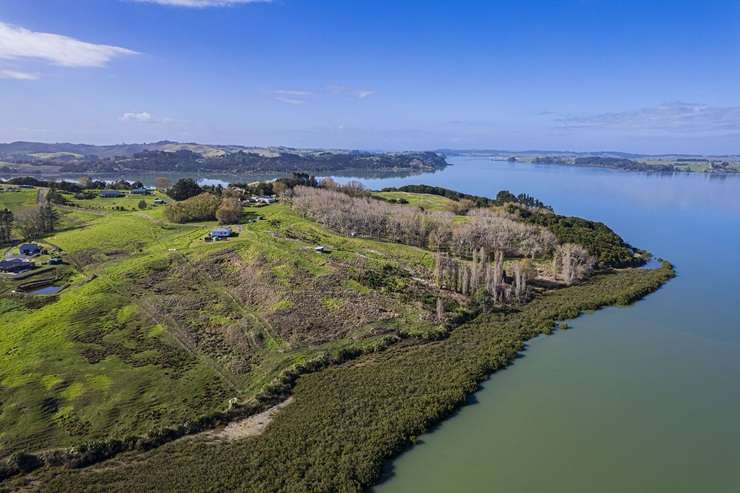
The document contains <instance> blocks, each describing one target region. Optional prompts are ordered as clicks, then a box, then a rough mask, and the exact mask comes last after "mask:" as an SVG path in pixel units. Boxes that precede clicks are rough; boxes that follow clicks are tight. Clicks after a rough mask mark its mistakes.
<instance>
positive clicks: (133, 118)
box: [121, 111, 152, 123]
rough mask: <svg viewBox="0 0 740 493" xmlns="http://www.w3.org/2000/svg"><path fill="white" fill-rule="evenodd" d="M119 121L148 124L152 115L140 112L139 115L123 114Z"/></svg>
mask: <svg viewBox="0 0 740 493" xmlns="http://www.w3.org/2000/svg"><path fill="white" fill-rule="evenodd" d="M121 121H124V122H142V123H148V122H151V121H152V114H151V113H149V112H147V111H141V112H139V113H124V114H123V115H121Z"/></svg>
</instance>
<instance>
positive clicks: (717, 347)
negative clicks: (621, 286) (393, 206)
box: [367, 159, 740, 493]
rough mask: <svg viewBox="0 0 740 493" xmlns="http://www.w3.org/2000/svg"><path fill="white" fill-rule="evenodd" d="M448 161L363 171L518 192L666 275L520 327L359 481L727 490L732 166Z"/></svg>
mask: <svg viewBox="0 0 740 493" xmlns="http://www.w3.org/2000/svg"><path fill="white" fill-rule="evenodd" d="M455 162H456V165H455V166H453V167H451V168H448V169H447V170H444V171H443V172H441V173H435V174H430V175H424V176H421V177H412V178H407V179H392V180H368V181H367V183H368V185H370V186H373V187H382V186H395V185H399V184H403V183H428V184H434V185H440V186H447V187H450V188H455V189H458V190H462V191H466V192H470V193H477V194H486V195H493V194H495V193H496V191H498V190H499V189H502V188H507V189H510V190H511V191H513V192H515V193H519V192H527V193H530V194H532V195H534V196H536V197H538V198H540V199H542V200H543V201H545V202H546V203H549V204H552V205H553V206H554V207H555V209H556V210H557V211H559V212H562V213H568V214H574V215H581V216H585V217H590V218H594V219H599V220H602V221H604V222H606V223H607V224H609V225H610V226H612V227H613V228H614V229H615V230H616V231H617V232H619V233H620V234H621V235H623V236H624V237H625V238H626V239H627V240H628V241H629V242H631V243H633V244H634V245H636V246H639V247H642V248H647V249H649V250H650V251H652V252H653V253H655V254H656V255H658V256H663V257H665V258H668V259H670V260H671V261H673V262H674V263H675V264H676V266H677V268H678V272H679V276H678V278H676V279H675V280H673V281H671V282H670V283H669V284H668V285H667V286H665V287H664V288H663V289H661V290H660V291H659V292H657V293H655V294H653V295H651V296H649V297H648V298H646V299H645V300H643V301H641V302H639V303H637V304H635V305H633V306H630V307H627V308H609V309H606V310H602V311H599V312H595V313H590V314H587V315H585V316H583V317H580V318H578V319H577V320H575V321H574V322H572V323H571V325H572V327H573V330H569V331H565V332H558V333H556V334H555V335H553V336H550V337H541V338H538V339H536V340H534V341H532V342H531V343H530V345H529V348H528V349H527V351H526V352H525V354H524V356H523V357H522V358H521V359H519V360H517V362H516V363H515V364H514V365H513V366H512V367H510V368H509V369H507V370H504V371H502V372H499V373H496V374H494V375H493V376H492V377H491V378H490V379H489V380H488V381H487V382H486V383H485V384H484V386H483V388H482V390H481V391H480V392H478V393H477V394H476V395H475V396H474V399H473V402H471V404H470V405H468V406H465V407H464V408H462V409H461V410H460V412H459V413H458V414H457V415H455V416H454V417H452V418H451V419H449V420H447V421H445V422H444V423H442V424H441V425H440V426H439V427H438V428H437V429H435V430H433V431H432V432H431V433H428V434H426V435H424V436H423V437H421V441H420V444H418V445H416V446H415V447H413V448H411V449H410V450H408V451H407V452H405V453H404V454H402V455H401V456H399V457H398V458H397V459H396V460H394V461H393V462H392V463H391V464H389V465H388V468H387V471H386V479H385V481H384V482H383V483H381V484H380V485H379V486H377V487H376V488H375V489H374V491H376V492H378V493H390V492H449V491H486V492H506V493H523V492H539V491H548V492H568V493H575V492H589V493H590V492H606V493H611V492H614V493H616V492H620V493H621V492H671V493H678V492H692V493H693V492H709V493H715V492H717V493H725V492H727V493H729V492H740V289H739V288H738V280H740V178H733V177H728V178H727V179H722V178H712V177H707V176H703V175H669V176H665V175H645V174H633V173H625V172H616V171H608V170H594V169H572V168H562V167H551V166H523V165H513V164H508V163H495V162H490V161H486V160H480V159H479V160H466V159H459V160H456V161H455Z"/></svg>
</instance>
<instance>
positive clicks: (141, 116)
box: [119, 111, 175, 125]
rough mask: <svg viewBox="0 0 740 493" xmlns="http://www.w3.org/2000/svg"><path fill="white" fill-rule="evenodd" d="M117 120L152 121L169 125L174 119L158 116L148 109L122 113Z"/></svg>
mask: <svg viewBox="0 0 740 493" xmlns="http://www.w3.org/2000/svg"><path fill="white" fill-rule="evenodd" d="M119 120H121V121H122V122H136V123H154V124H160V125H169V124H172V123H175V120H174V119H172V118H167V117H165V118H158V117H155V116H154V115H152V114H151V113H149V112H148V111H139V112H130V113H124V114H123V115H121V117H120V118H119Z"/></svg>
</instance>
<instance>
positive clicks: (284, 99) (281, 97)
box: [272, 89, 313, 105]
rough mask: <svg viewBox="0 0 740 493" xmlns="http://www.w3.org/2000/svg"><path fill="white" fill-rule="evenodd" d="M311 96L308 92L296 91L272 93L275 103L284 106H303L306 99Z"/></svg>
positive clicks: (284, 90) (282, 90)
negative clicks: (284, 104)
mask: <svg viewBox="0 0 740 493" xmlns="http://www.w3.org/2000/svg"><path fill="white" fill-rule="evenodd" d="M311 96H313V93H311V92H309V91H296V90H290V89H278V90H275V91H272V97H273V98H274V99H275V100H276V101H280V102H281V103H286V104H295V105H298V104H303V103H305V102H306V99H307V98H309V97H311Z"/></svg>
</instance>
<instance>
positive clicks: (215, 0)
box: [132, 0, 271, 9]
mask: <svg viewBox="0 0 740 493" xmlns="http://www.w3.org/2000/svg"><path fill="white" fill-rule="evenodd" d="M132 1H134V2H138V3H156V4H157V5H166V6H168V7H187V8H195V9H202V8H206V7H231V6H234V5H242V4H246V3H270V2H271V0H132Z"/></svg>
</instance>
